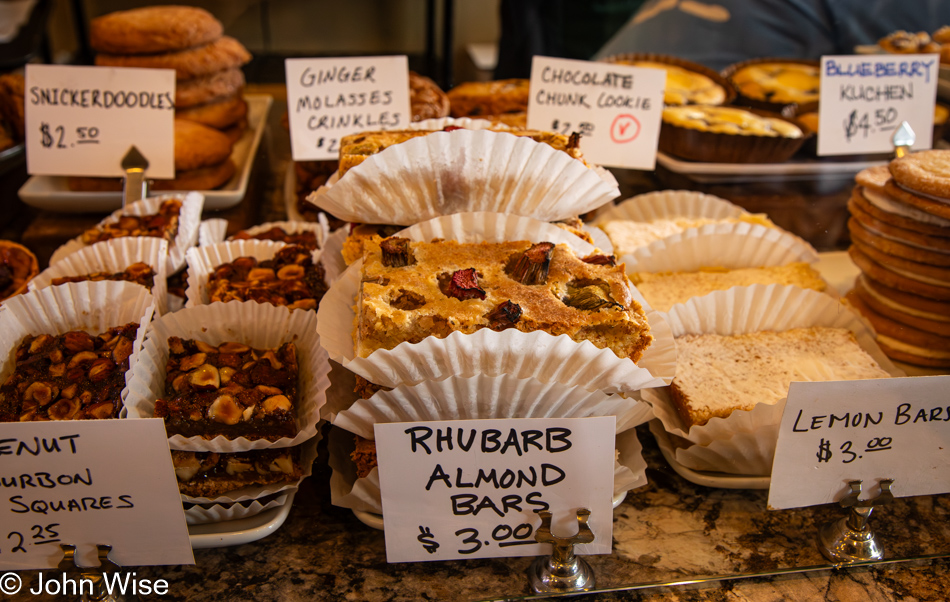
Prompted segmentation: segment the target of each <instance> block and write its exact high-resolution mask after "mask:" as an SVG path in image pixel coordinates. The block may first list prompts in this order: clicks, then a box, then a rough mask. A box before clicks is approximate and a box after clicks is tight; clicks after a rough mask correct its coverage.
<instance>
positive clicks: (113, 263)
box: [30, 236, 168, 314]
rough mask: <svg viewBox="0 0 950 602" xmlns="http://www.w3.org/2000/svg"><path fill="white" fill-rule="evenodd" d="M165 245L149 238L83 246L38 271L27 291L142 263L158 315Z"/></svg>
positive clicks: (164, 299)
mask: <svg viewBox="0 0 950 602" xmlns="http://www.w3.org/2000/svg"><path fill="white" fill-rule="evenodd" d="M167 256H168V242H167V241H165V240H162V239H160V238H153V237H150V236H135V237H132V236H129V237H125V238H113V239H112V240H106V241H103V242H99V243H96V244H94V245H89V246H88V247H83V248H82V249H80V250H78V251H76V252H75V253H72V254H70V255H67V256H66V257H64V258H63V259H62V260H60V261H58V262H56V263H54V264H53V265H51V266H50V267H48V268H46V269H45V270H43V271H42V272H40V273H39V274H38V275H37V276H36V277H35V278H33V280H31V281H30V290H31V291H33V290H37V289H41V288H46V287H47V286H50V282H52V281H53V280H54V279H55V278H63V277H66V276H83V275H87V274H93V273H95V272H111V273H118V272H122V271H124V270H125V269H126V268H127V267H129V266H130V265H132V264H133V263H138V262H142V263H146V264H148V265H150V266H151V267H152V270H153V271H154V272H155V275H154V278H153V283H152V291H151V292H152V296H153V297H155V305H156V310H157V311H158V313H159V314H163V313H165V312H166V311H167V307H168V282H167V281H166V276H167V272H166V268H167V262H166V261H165V258H166V257H167Z"/></svg>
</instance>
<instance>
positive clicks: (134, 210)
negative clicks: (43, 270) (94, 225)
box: [49, 192, 205, 274]
mask: <svg viewBox="0 0 950 602" xmlns="http://www.w3.org/2000/svg"><path fill="white" fill-rule="evenodd" d="M169 199H181V201H182V202H181V212H180V213H179V214H178V234H177V235H176V236H175V239H174V240H172V241H171V244H170V245H169V246H168V267H167V271H168V274H174V273H175V272H177V271H178V270H180V269H181V268H183V267H185V253H187V252H188V249H190V248H191V247H193V246H195V245H196V244H198V227H199V225H200V223H201V210H202V209H203V208H204V203H205V197H204V195H203V194H201V193H200V192H189V193H188V194H185V195H182V194H163V195H160V196H154V197H149V198H147V199H142V200H141V201H135V202H134V203H129V206H128V207H125V208H122V209H116V210H115V211H113V212H112V214H111V215H110V216H109V217H107V218H105V219H104V220H102V221H101V222H99V225H102V224H111V223H113V222H117V221H119V218H120V217H122V216H123V215H151V214H154V213H157V212H158V208H159V206H161V204H162V203H163V202H164V201H167V200H169ZM86 246H87V245H86V244H85V243H83V242H82V237H81V236H78V237H76V238H74V239H72V240H71V241H69V242H67V243H66V244H64V245H63V246H61V247H60V248H58V249H56V250H55V251H54V252H53V255H52V256H51V257H50V259H49V263H50V265H53V264H54V263H56V262H58V261H60V260H61V259H63V258H65V257H66V256H67V255H70V254H72V253H75V252H76V251H78V250H80V249H82V248H84V247H86Z"/></svg>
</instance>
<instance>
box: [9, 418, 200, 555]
mask: <svg viewBox="0 0 950 602" xmlns="http://www.w3.org/2000/svg"><path fill="white" fill-rule="evenodd" d="M0 516H2V517H3V520H2V521H0V525H3V526H2V531H0V571H7V570H20V569H47V568H55V567H56V565H57V564H58V563H59V561H60V560H61V559H62V558H63V553H62V550H60V547H59V544H60V543H68V544H72V545H75V546H76V547H77V548H76V561H77V563H78V564H79V565H81V566H98V564H99V561H98V558H97V556H96V545H97V544H109V545H111V546H112V553H111V554H110V556H109V558H111V559H112V560H114V561H115V562H116V563H118V564H119V565H121V566H144V565H164V564H194V563H195V560H194V555H193V554H192V551H191V542H190V540H189V538H188V527H187V526H186V524H185V516H184V513H183V511H182V506H181V497H180V495H179V493H178V483H177V480H176V479H175V472H174V469H173V468H172V462H171V455H170V454H169V451H168V438H167V436H166V434H165V425H164V423H163V422H162V420H161V419H158V418H154V419H148V420H76V421H61V422H29V423H4V424H0Z"/></svg>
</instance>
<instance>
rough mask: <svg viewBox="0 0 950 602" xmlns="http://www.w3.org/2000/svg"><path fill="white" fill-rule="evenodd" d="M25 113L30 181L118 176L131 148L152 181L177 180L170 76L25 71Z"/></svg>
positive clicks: (100, 70)
mask: <svg viewBox="0 0 950 602" xmlns="http://www.w3.org/2000/svg"><path fill="white" fill-rule="evenodd" d="M25 111H26V123H25V128H26V166H27V171H28V172H29V173H31V174H33V175H50V176H103V177H110V176H121V175H123V173H124V172H123V171H122V157H124V156H125V154H126V153H127V152H128V150H129V148H130V147H132V146H133V145H134V146H135V147H136V148H138V149H139V152H141V153H142V155H143V156H144V157H145V158H146V159H148V176H149V177H152V178H159V179H161V178H173V177H175V132H174V120H175V72H174V71H173V70H171V69H119V68H111V67H59V66H54V65H27V66H26V94H25Z"/></svg>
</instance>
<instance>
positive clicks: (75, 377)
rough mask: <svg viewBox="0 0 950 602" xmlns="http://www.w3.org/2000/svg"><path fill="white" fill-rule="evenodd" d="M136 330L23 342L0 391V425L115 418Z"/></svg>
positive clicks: (77, 333) (45, 336)
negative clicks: (13, 367)
mask: <svg viewBox="0 0 950 602" xmlns="http://www.w3.org/2000/svg"><path fill="white" fill-rule="evenodd" d="M138 328H139V325H138V324H135V323H131V324H126V325H125V326H116V327H115V328H110V329H109V330H108V331H106V332H104V333H102V334H100V335H97V336H92V335H90V334H89V333H87V332H83V331H81V330H74V331H70V332H67V333H65V334H61V335H50V334H41V335H38V336H27V337H26V338H24V339H23V341H22V342H21V343H20V345H19V346H18V347H17V348H16V352H15V361H16V368H15V369H14V371H13V374H12V375H11V376H10V377H9V378H8V379H7V380H6V382H4V383H3V385H2V386H0V422H28V421H34V420H82V419H90V418H117V417H118V415H119V410H121V409H122V397H121V395H122V389H124V388H125V372H126V370H128V369H129V356H130V355H132V346H133V343H134V342H135V334H136V332H137V331H138Z"/></svg>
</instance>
